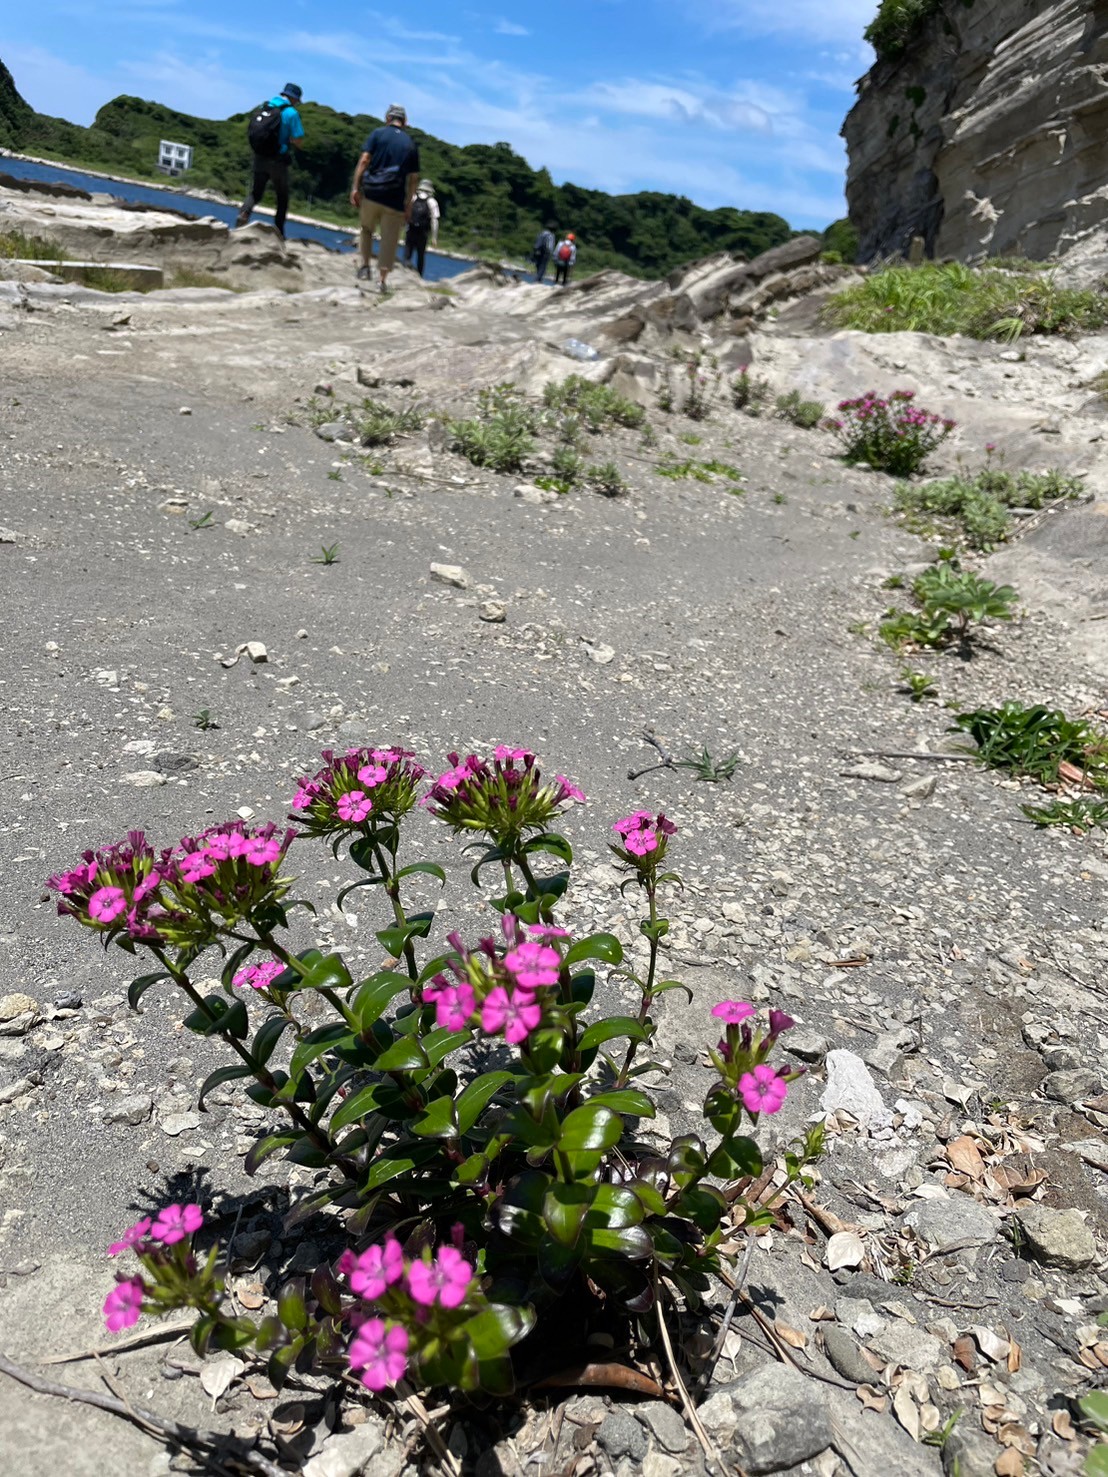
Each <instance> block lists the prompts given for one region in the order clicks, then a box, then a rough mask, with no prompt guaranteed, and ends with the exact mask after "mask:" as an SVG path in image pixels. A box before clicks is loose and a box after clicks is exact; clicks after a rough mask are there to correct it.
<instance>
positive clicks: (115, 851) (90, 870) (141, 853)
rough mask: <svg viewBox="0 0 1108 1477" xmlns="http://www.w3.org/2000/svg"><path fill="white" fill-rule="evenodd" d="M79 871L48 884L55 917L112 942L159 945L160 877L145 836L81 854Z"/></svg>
mask: <svg viewBox="0 0 1108 1477" xmlns="http://www.w3.org/2000/svg"><path fill="white" fill-rule="evenodd" d="M81 856H82V860H81V865H80V866H77V867H74V868H73V870H72V871H69V872H60V873H58V874H57V875H55V876H53V877H50V878H48V879H47V882H46V885H47V887H48V888H49V889H50V890H51V891H52V892H56V893H58V894H59V898H58V913H59V914H60V915H61V916H62V917H70V918H76V919H77V920H78V922H80V923H83V924H85V925H86V927H89V928H95V929H97V930H99V931H100V932H103V933H105V934H107V936H108V937H109V938H114V937H116V935H118V934H126V935H127V937H128V938H130V939H132V940H134V941H135V942H136V943H140V942H141V943H158V942H160V941H161V938H162V935H161V933H160V930H159V925H160V924H161V923H162V922H163V921H164V919H165V916H166V915H165V909H164V908H163V907H162V906H161V905H160V904H161V899H160V898H159V896H158V888H159V885H160V883H161V871H160V867H159V863H158V858H157V856H156V855H155V853H154V849H153V847H151V846H150V844H149V843H148V842H147V840H146V835H145V833H144V832H143V831H128V833H127V839H126V840H125V841H119V842H116V843H115V844H114V845H112V846H106V847H103V848H102V849H101V850H99V851H86V852H82V854H81Z"/></svg>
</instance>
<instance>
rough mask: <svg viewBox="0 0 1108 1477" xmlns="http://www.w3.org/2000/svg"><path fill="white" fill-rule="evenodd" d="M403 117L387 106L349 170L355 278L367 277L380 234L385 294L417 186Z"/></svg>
mask: <svg viewBox="0 0 1108 1477" xmlns="http://www.w3.org/2000/svg"><path fill="white" fill-rule="evenodd" d="M407 122H408V114H407V112H406V111H405V109H404V108H403V107H401V105H400V104H399V103H391V104H390V105H389V108H388V111H387V112H386V113H385V122H384V126H383V127H382V128H375V129H374V130H373V132H372V133H371V134H370V135H369V137H368V138H367V139H366V141H365V147H364V148H363V150H362V152H361V156H360V157H359V159H358V163H357V165H356V166H355V169H354V184H353V187H352V189H351V191H350V203H351V205H353V206H354V207H355V209H356V210H357V211H358V213H359V216H360V219H361V226H362V230H361V265H360V266H359V268H358V276H359V277H360V278H362V279H363V280H364V281H368V280H369V277H370V268H369V262H370V257H371V255H372V252H373V233H374V231H380V233H381V249H380V252H379V254H378V257H377V268H378V273H379V275H380V279H381V291H382V292H384V291H386V283H387V282H388V276H389V273H390V272H391V271H392V269H393V267H394V265H395V264H396V248H397V246H398V244H399V242H400V233H401V231H402V230H403V229H404V224H405V222H406V221H407V220H409V219H410V218H411V209H412V200H413V198H414V197H415V192H416V186H417V185H418V184H419V149H418V148H417V147H416V145H415V144H414V143H413V142H412V140H411V138H410V137H409V136H408V134H407V133H406V132H405V125H406V124H407Z"/></svg>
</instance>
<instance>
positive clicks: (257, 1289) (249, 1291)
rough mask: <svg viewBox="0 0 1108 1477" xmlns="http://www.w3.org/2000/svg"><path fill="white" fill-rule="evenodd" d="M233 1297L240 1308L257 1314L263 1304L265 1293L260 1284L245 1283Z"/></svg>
mask: <svg viewBox="0 0 1108 1477" xmlns="http://www.w3.org/2000/svg"><path fill="white" fill-rule="evenodd" d="M235 1296H236V1297H237V1298H238V1300H239V1302H240V1303H241V1304H242V1306H243V1307H244V1308H247V1309H248V1310H249V1311H250V1312H251V1313H254V1312H257V1310H258V1309H259V1308H260V1307H261V1306H262V1304H263V1303H264V1302H265V1292H264V1290H263V1288H262V1284H261V1283H260V1282H247V1283H245V1284H244V1285H243V1286H242V1287H240V1288H238V1289H237V1291H236V1293H235Z"/></svg>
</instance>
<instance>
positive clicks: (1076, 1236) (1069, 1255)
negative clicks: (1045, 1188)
mask: <svg viewBox="0 0 1108 1477" xmlns="http://www.w3.org/2000/svg"><path fill="white" fill-rule="evenodd" d="M1014 1218H1015V1221H1016V1223H1017V1225H1018V1226H1019V1227H1020V1229H1021V1230H1022V1232H1023V1234H1024V1236H1025V1237H1026V1238H1027V1249H1028V1251H1030V1253H1031V1255H1032V1256H1033V1257H1034V1258H1035V1260H1036V1261H1037V1262H1042V1264H1043V1265H1044V1266H1046V1267H1057V1268H1059V1270H1061V1271H1063V1272H1079V1271H1081V1269H1082V1268H1083V1267H1088V1266H1091V1264H1092V1263H1093V1262H1095V1261H1096V1242H1095V1241H1094V1239H1093V1233H1092V1232H1091V1231H1090V1230H1089V1228H1088V1226H1087V1225H1086V1224H1085V1222H1084V1220H1083V1219H1082V1216H1081V1212H1080V1211H1078V1210H1052V1209H1051V1208H1050V1206H1049V1205H1027V1206H1023V1207H1021V1208H1020V1209H1019V1210H1017V1211H1016V1214H1015V1217H1014Z"/></svg>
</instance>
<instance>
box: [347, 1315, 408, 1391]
mask: <svg viewBox="0 0 1108 1477" xmlns="http://www.w3.org/2000/svg"><path fill="white" fill-rule="evenodd" d="M348 1357H349V1360H350V1368H351V1369H352V1370H354V1371H355V1372H358V1371H359V1370H360V1371H361V1381H362V1384H363V1385H365V1387H366V1389H367V1390H374V1391H377V1390H383V1389H384V1388H385V1386H386V1385H395V1384H396V1382H397V1380H400V1379H403V1378H404V1371H405V1370H406V1369H407V1367H408V1330H407V1329H406V1328H401V1327H400V1326H399V1324H393V1325H392V1326H391V1327H389V1325H388V1324H386V1323H385V1320H384V1319H383V1318H369V1319H367V1320H366V1322H365V1323H363V1324H362V1326H361V1327H360V1328H359V1329H358V1332H357V1334H356V1335H355V1337H354V1340H353V1342H352V1343H351V1345H350V1350H349V1354H348Z"/></svg>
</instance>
